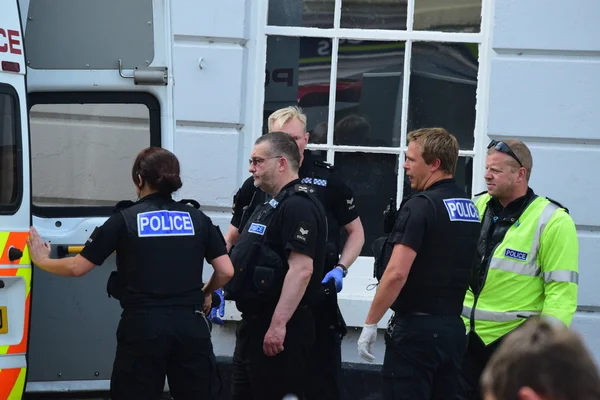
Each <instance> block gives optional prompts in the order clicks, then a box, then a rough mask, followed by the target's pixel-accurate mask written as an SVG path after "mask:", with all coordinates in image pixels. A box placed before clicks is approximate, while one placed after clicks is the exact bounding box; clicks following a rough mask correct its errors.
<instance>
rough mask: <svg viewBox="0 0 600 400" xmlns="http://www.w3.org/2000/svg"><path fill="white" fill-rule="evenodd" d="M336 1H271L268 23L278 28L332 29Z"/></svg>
mask: <svg viewBox="0 0 600 400" xmlns="http://www.w3.org/2000/svg"><path fill="white" fill-rule="evenodd" d="M334 4H335V0H269V16H268V20H267V23H268V24H269V25H277V26H303V27H309V28H332V27H333V7H334Z"/></svg>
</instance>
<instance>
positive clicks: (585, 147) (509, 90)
mask: <svg viewBox="0 0 600 400" xmlns="http://www.w3.org/2000/svg"><path fill="white" fill-rule="evenodd" d="M493 12H494V17H493V22H494V23H493V30H492V49H493V50H492V56H491V78H490V79H491V81H490V94H489V119H488V125H487V133H488V135H489V136H490V137H491V138H495V139H498V138H513V137H514V138H518V139H520V140H523V141H524V142H525V143H526V144H527V145H528V146H529V147H530V148H531V151H532V153H533V164H534V167H533V171H532V176H531V182H530V185H531V187H532V188H533V189H534V190H535V191H536V193H538V194H539V195H541V196H548V197H550V198H552V199H555V200H557V201H559V202H560V203H562V204H563V205H565V206H566V207H567V208H569V210H570V214H571V216H572V217H573V219H574V220H575V224H576V226H577V232H578V234H579V247H580V253H579V271H580V276H579V306H580V307H579V308H580V311H578V313H577V315H576V316H575V319H574V321H573V327H574V328H575V329H576V330H578V331H580V332H582V333H583V335H584V337H585V339H586V341H587V344H588V345H589V346H590V347H591V350H592V351H593V353H594V355H595V357H596V359H597V360H600V335H599V333H600V324H599V322H600V321H599V320H600V313H598V311H599V310H600V296H599V295H598V294H597V284H598V282H599V281H600V271H599V270H598V268H597V260H598V259H599V258H600V228H599V227H600V213H599V212H598V211H597V208H596V207H595V203H596V200H595V197H596V195H597V194H598V182H599V181H598V176H597V172H596V168H595V165H596V163H597V160H598V157H599V156H600V131H598V126H600V113H599V112H598V108H599V106H600V100H599V98H598V93H600V79H599V78H598V76H599V75H600V42H599V41H598V37H600V26H599V25H598V23H597V17H598V15H600V2H598V1H597V0H577V1H572V2H565V1H560V0H520V1H513V0H496V1H495V6H494V10H493Z"/></svg>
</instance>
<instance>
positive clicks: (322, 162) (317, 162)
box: [315, 160, 335, 171]
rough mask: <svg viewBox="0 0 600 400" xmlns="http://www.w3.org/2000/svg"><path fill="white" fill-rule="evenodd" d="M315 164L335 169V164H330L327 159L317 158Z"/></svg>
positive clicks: (330, 169) (331, 169)
mask: <svg viewBox="0 0 600 400" xmlns="http://www.w3.org/2000/svg"><path fill="white" fill-rule="evenodd" d="M315 165H316V166H317V167H321V168H325V169H328V170H329V171H335V166H333V165H331V164H329V163H328V162H326V161H318V160H317V161H315Z"/></svg>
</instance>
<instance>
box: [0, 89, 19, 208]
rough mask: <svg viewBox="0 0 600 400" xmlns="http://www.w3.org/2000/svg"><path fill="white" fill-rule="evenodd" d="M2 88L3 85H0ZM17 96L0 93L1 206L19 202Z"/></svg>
mask: <svg viewBox="0 0 600 400" xmlns="http://www.w3.org/2000/svg"><path fill="white" fill-rule="evenodd" d="M0 88H1V87H0ZM15 102H16V98H15V97H14V96H12V95H10V94H7V93H0V206H14V205H15V204H16V202H17V195H18V191H17V184H18V176H17V173H18V169H17V144H16V139H17V134H20V132H17V128H16V126H17V125H16V120H15V118H19V116H18V115H17V111H16V106H15Z"/></svg>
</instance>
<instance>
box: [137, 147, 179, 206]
mask: <svg viewBox="0 0 600 400" xmlns="http://www.w3.org/2000/svg"><path fill="white" fill-rule="evenodd" d="M179 174H180V167H179V160H178V159H177V157H176V156H175V154H173V153H171V152H170V151H169V150H167V149H164V148H162V147H147V148H145V149H143V150H142V151H140V152H139V154H138V155H137V157H136V159H135V161H134V163H133V167H132V169H131V177H132V179H133V183H134V184H135V186H136V188H137V192H138V196H139V195H140V192H141V190H142V189H144V190H145V191H146V192H149V193H152V192H160V193H163V194H171V193H173V192H175V191H177V190H178V189H179V188H181V186H182V183H181V177H180V176H179Z"/></svg>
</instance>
